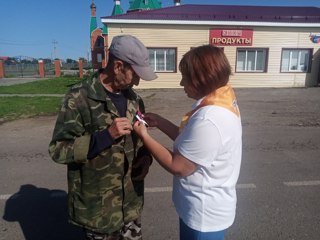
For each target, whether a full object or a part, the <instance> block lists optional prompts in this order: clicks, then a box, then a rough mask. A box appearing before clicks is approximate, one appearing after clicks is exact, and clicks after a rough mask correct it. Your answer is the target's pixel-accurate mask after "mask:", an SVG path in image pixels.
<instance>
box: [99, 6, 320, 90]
mask: <svg viewBox="0 0 320 240" xmlns="http://www.w3.org/2000/svg"><path fill="white" fill-rule="evenodd" d="M144 2H146V1H144ZM148 2H150V1H148ZM215 2H217V1H215ZM221 2H223V1H221ZM131 6H132V5H131ZM102 23H103V24H104V25H105V26H107V27H108V40H109V41H111V40H112V37H114V36H116V35H119V34H132V35H135V36H137V37H138V38H139V39H141V41H142V42H143V43H144V44H145V45H146V47H147V48H148V50H149V54H150V60H151V65H152V67H153V68H154V70H155V71H156V72H157V75H158V76H159V77H158V79H156V80H154V81H141V82H140V85H139V88H159V87H160V88H176V87H180V86H179V82H180V79H181V75H180V72H179V69H178V65H179V62H180V60H181V58H182V56H183V55H184V54H185V53H186V52H187V51H188V50H190V48H192V47H195V46H199V45H203V44H213V45H216V46H219V47H221V48H223V50H224V52H225V54H226V56H227V58H228V59H229V62H230V64H231V67H232V70H233V75H232V76H231V78H230V83H231V84H232V85H233V86H235V87H312V86H320V8H317V7H288V6H286V7H284V6H283V7H279V6H230V5H200V4H185V5H184V4H183V3H181V4H180V1H174V2H173V6H171V7H165V8H159V9H153V10H149V11H129V10H128V11H127V13H125V14H120V15H114V16H106V17H102Z"/></svg>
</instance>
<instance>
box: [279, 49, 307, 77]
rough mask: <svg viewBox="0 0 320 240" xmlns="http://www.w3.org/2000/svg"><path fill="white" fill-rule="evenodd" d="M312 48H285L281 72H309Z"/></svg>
mask: <svg viewBox="0 0 320 240" xmlns="http://www.w3.org/2000/svg"><path fill="white" fill-rule="evenodd" d="M311 55H312V54H311V49H301V50H299V49H283V50H282V58H281V72H308V71H309V66H310V61H311Z"/></svg>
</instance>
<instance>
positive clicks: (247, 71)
mask: <svg viewBox="0 0 320 240" xmlns="http://www.w3.org/2000/svg"><path fill="white" fill-rule="evenodd" d="M239 50H245V51H246V56H247V55H248V51H255V65H256V63H257V57H256V56H257V52H258V51H259V50H264V51H265V63H264V66H263V70H240V71H239V70H238V56H239ZM235 61H236V63H235V72H236V73H267V72H268V62H269V48H248V47H237V48H236V59H235ZM247 63H248V59H246V62H245V64H247Z"/></svg>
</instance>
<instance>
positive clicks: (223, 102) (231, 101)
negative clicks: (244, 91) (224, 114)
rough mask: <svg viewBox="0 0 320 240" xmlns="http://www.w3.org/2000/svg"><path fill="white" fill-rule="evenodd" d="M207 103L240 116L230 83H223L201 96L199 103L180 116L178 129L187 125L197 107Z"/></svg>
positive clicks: (180, 129)
mask: <svg viewBox="0 0 320 240" xmlns="http://www.w3.org/2000/svg"><path fill="white" fill-rule="evenodd" d="M208 105H216V106H220V107H224V108H226V109H228V110H230V111H231V112H233V113H234V114H235V115H237V117H240V111H239V108H238V105H237V99H236V95H235V94H234V91H233V89H232V87H231V86H230V85H225V86H223V87H221V88H218V89H217V90H215V91H214V92H212V93H209V94H208V95H207V96H205V97H204V98H203V100H202V101H201V103H200V104H199V105H198V106H197V107H196V108H194V109H193V110H192V111H190V112H188V113H186V115H184V116H183V117H182V120H181V124H180V128H179V131H180V132H181V131H182V129H183V128H184V127H185V126H186V125H187V123H188V121H189V119H190V117H191V116H192V115H193V114H194V113H195V112H196V111H197V110H198V109H199V108H202V107H204V106H208Z"/></svg>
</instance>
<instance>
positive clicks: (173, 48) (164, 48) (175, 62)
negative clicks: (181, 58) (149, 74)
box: [147, 47, 178, 73]
mask: <svg viewBox="0 0 320 240" xmlns="http://www.w3.org/2000/svg"><path fill="white" fill-rule="evenodd" d="M147 49H148V51H150V50H157V49H159V50H174V52H175V56H174V69H173V70H172V71H171V70H170V71H168V70H164V71H159V70H157V69H155V67H156V66H157V62H156V61H155V62H154V64H155V65H154V66H152V65H151V67H152V69H153V70H154V72H155V73H177V71H178V69H177V68H178V67H177V59H178V48H177V47H147ZM154 52H155V51H153V56H154ZM149 60H150V59H149ZM164 66H166V61H164Z"/></svg>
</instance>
